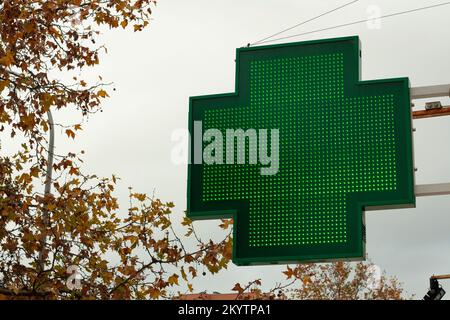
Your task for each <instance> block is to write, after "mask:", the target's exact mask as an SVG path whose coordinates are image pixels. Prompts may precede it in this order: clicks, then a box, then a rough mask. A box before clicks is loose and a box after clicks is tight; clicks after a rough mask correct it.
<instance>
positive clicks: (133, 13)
mask: <svg viewBox="0 0 450 320" xmlns="http://www.w3.org/2000/svg"><path fill="white" fill-rule="evenodd" d="M154 5H155V1H151V0H134V1H132V0H50V1H41V0H35V1H30V0H6V1H2V2H0V21H1V23H0V36H1V44H0V92H1V93H0V94H1V96H0V125H1V127H0V130H1V135H2V139H4V138H5V136H6V135H7V133H8V136H9V137H10V138H15V139H17V141H21V140H22V141H25V143H23V144H22V148H21V150H20V151H19V152H18V153H17V154H15V155H2V156H1V158H0V247H1V250H0V295H2V296H3V297H10V298H18V297H34V298H102V299H118V298H120V299H129V298H136V299H144V298H153V299H157V298H160V297H168V296H169V295H170V294H172V293H171V290H169V289H170V288H171V287H176V286H180V287H181V288H188V289H187V290H193V287H192V279H193V278H195V277H197V276H198V269H199V268H200V266H201V268H202V270H203V269H204V268H205V269H208V270H209V272H211V273H216V272H218V271H219V270H220V269H222V268H226V267H227V264H228V262H229V261H230V258H231V247H232V242H231V241H232V240H231V237H230V236H229V234H227V235H226V236H225V237H224V239H223V240H222V241H220V242H213V241H202V240H201V239H200V238H199V237H197V235H196V234H195V231H194V229H193V226H192V224H191V222H190V221H189V220H188V219H185V220H184V221H183V223H182V224H183V228H185V233H186V234H185V235H182V236H179V235H178V234H177V233H176V231H175V228H173V227H172V221H171V216H172V208H173V204H172V203H164V202H162V201H160V200H158V199H154V198H150V197H148V196H147V195H146V194H143V193H136V192H134V191H133V190H132V189H130V195H129V198H130V201H129V208H128V209H125V210H123V209H122V210H121V209H120V208H119V204H118V200H117V198H116V197H115V196H114V189H115V187H116V183H117V182H118V181H117V178H116V177H115V176H112V177H110V178H99V177H97V176H95V175H88V174H84V173H82V172H81V168H80V165H81V162H82V160H81V158H80V155H79V154H74V153H69V154H67V155H57V154H54V157H55V161H54V163H53V165H52V171H53V178H52V180H51V187H52V192H48V193H45V192H43V190H42V189H43V188H42V185H43V183H44V182H45V181H46V179H48V176H47V161H48V157H47V156H48V154H49V152H52V151H51V150H49V148H48V138H47V136H48V131H49V129H50V128H51V126H52V125H54V126H61V127H63V128H64V130H65V133H66V134H67V136H68V137H69V138H75V137H76V132H77V131H78V130H81V125H80V124H76V125H73V126H70V125H66V124H60V123H53V122H51V121H49V118H48V116H49V114H48V113H49V112H51V111H55V110H59V109H63V108H70V109H72V110H74V111H73V112H75V111H76V112H78V113H79V114H81V116H82V117H87V116H88V115H89V114H91V113H95V112H97V111H98V110H100V103H101V101H102V99H104V98H107V97H108V93H107V91H106V87H105V86H104V83H102V79H101V77H99V81H98V82H96V83H93V84H88V83H87V81H86V80H83V79H80V78H78V77H77V76H72V77H69V76H68V75H69V74H71V72H72V73H74V74H77V73H78V74H79V73H80V72H81V71H82V70H84V69H85V68H86V67H90V66H94V65H97V64H98V63H99V62H100V51H101V50H103V49H105V48H104V47H103V46H100V45H99V46H97V44H96V43H97V41H98V39H97V38H98V36H99V30H100V27H101V26H108V27H110V28H118V27H121V28H124V29H125V28H128V27H131V28H132V29H133V31H141V30H142V29H143V28H144V27H146V26H147V25H148V24H149V22H150V17H151V13H152V7H153V6H154ZM66 79H71V80H69V81H68V80H66ZM17 133H20V140H19V138H18V137H16V134H17ZM22 137H25V139H24V140H23V139H22ZM181 239H183V242H182V240H181ZM189 239H192V240H189ZM186 241H188V242H189V243H190V244H191V245H190V248H186V247H185V244H184V242H186ZM71 266H76V268H77V273H78V275H77V277H80V278H81V279H78V278H77V277H72V278H71V276H72V275H71V274H68V273H67V272H68V270H69V269H70V267H71ZM78 280H81V282H80V284H81V285H80V286H79V287H77V286H75V287H74V289H73V290H70V289H68V281H73V282H74V285H75V283H76V282H77V281H78Z"/></svg>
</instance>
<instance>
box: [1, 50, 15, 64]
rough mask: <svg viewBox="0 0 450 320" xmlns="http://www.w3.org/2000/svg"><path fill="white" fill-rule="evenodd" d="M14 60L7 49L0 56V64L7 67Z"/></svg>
mask: <svg viewBox="0 0 450 320" xmlns="http://www.w3.org/2000/svg"><path fill="white" fill-rule="evenodd" d="M13 62H14V56H13V54H12V52H11V51H8V52H7V53H6V54H5V55H4V56H3V57H1V58H0V64H2V65H4V66H6V67H8V66H10V65H12V64H13Z"/></svg>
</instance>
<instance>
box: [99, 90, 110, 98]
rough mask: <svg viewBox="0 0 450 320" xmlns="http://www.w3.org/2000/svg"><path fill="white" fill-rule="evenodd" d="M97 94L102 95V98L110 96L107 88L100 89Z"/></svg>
mask: <svg viewBox="0 0 450 320" xmlns="http://www.w3.org/2000/svg"><path fill="white" fill-rule="evenodd" d="M97 95H98V96H99V97H102V98H106V97H109V95H108V93H107V92H106V91H105V90H103V89H102V90H99V91H98V92H97Z"/></svg>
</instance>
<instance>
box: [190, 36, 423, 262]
mask: <svg viewBox="0 0 450 320" xmlns="http://www.w3.org/2000/svg"><path fill="white" fill-rule="evenodd" d="M360 63H361V51H360V41H359V38H358V37H357V36H354V37H344V38H336V39H324V40H315V41H306V42H295V43H288V44H281V45H269V46H260V47H246V48H238V49H237V50H236V82H235V85H236V88H235V92H234V93H226V94H217V95H207V96H197V97H191V98H190V106H189V124H188V126H189V132H190V134H191V139H190V143H189V144H190V146H189V147H190V154H189V164H188V188H187V216H188V217H189V218H190V219H192V220H201V219H219V218H233V220H234V229H233V237H234V239H233V240H234V242H233V262H234V263H235V264H237V265H259V264H279V263H283V264H285V263H298V262H325V261H335V260H364V259H365V255H366V253H365V238H366V235H365V222H364V220H365V219H364V215H365V210H370V209H384V208H405V207H415V195H414V165H413V147H412V127H411V124H412V114H411V106H410V103H411V101H410V93H409V92H410V91H409V80H408V78H396V79H383V80H372V81H361V67H360ZM335 80H339V81H341V84H339V85H336V84H333V81H335ZM314 81H315V82H314ZM310 84H311V86H312V85H314V87H308V86H309V85H310ZM274 85H275V86H276V88H275V89H274V88H273V87H274ZM328 85H329V87H328ZM283 86H286V88H284V87H283ZM261 88H262V89H261ZM258 90H260V91H258ZM261 90H262V91H261ZM308 90H309V91H308ZM333 90H334V91H333ZM330 92H331V93H330ZM252 94H253V95H252ZM272 97H274V98H273V100H272ZM255 99H256V100H257V101H259V102H255V101H256V100H255ZM258 99H259V100H258ZM261 101H262V102H261ZM258 103H259V104H258ZM271 103H273V105H271ZM283 103H285V104H286V105H287V106H288V107H287V108H288V109H289V110H288V109H286V110H288V111H286V112H288V113H286V114H285V115H284V116H283V112H284V110H283V109H280V108H281V107H280V106H281V105H284V104H283ZM337 105H339V107H335V106H337ZM244 108H253V109H247V111H245V110H244ZM264 108H265V109H264ZM277 108H278V109H277ZM332 108H335V109H332ZM339 108H340V109H339ZM248 110H250V111H248ZM261 110H266V111H264V112H265V113H263V111H261ZM342 111H345V112H342ZM242 112H247V113H245V115H247V118H246V117H245V116H243V115H244V113H242ZM330 112H331V113H330ZM249 114H250V116H249ZM266 116H267V119H268V120H264V121H262V120H261V119H263V118H264V119H266ZM271 117H272V118H274V119H275V120H273V121H272V120H271ZM346 117H348V118H346ZM227 119H228V120H227ZM230 119H231V120H230ZM242 119H244V120H242ZM245 119H247V120H245ZM289 119H292V121H290V120H289ZM324 119H325V120H324ZM260 120H261V123H260V125H258V121H260ZM199 121H201V123H202V126H203V129H204V130H206V129H207V128H210V127H214V126H217V125H218V126H219V127H220V126H221V123H225V124H224V125H228V126H230V125H231V127H232V128H234V129H237V128H240V127H241V126H240V124H242V129H244V130H245V129H248V128H249V126H250V125H254V126H255V127H256V129H262V128H267V124H269V127H270V128H269V129H274V128H277V126H280V128H279V130H280V139H281V142H280V150H281V151H280V152H281V154H280V168H279V172H278V173H277V174H275V175H273V176H265V177H256V176H255V177H254V176H253V175H254V174H255V172H256V171H254V168H253V167H255V165H253V167H252V166H251V165H242V164H241V165H239V164H206V163H195V159H194V152H193V150H194V149H195V141H196V139H195V137H194V131H195V130H194V126H195V125H194V124H195V122H199ZM327 121H328V122H327ZM328 123H330V125H328ZM284 126H285V127H284ZM345 127H349V128H350V129H348V130H349V131H348V132H347V131H345V130H346V129H345ZM219 129H220V128H219ZM223 129H225V128H223ZM277 129H278V128H277ZM327 130H329V131H327ZM343 130H344V131H343ZM316 132H319V134H317V135H316ZM320 134H321V135H320ZM346 134H347V135H348V136H347V140H345V139H346V138H345V137H346ZM200 141H202V138H200ZM292 141H293V142H292ZM299 141H301V142H299ZM346 141H347V142H346ZM287 142H292V143H294V146H293V147H290V146H289V145H288V143H287ZM246 143H247V146H248V143H249V142H248V141H246ZM204 145H205V142H203V145H202V150H203V147H204ZM351 146H355V147H356V149H351V148H350V147H351ZM346 148H347V149H348V150H347V149H346ZM345 150H347V151H345ZM225 152H226V150H225ZM345 152H348V153H345ZM305 154H306V155H305ZM344 158H345V159H347V160H346V162H345V161H344V160H342V159H344ZM305 161H306V162H307V164H308V165H309V167H303V164H304V163H305ZM315 161H317V162H315ZM353 162H354V166H352V163H353ZM291 164H297V167H296V168H294V170H293V171H292V175H293V176H291V177H294V178H295V179H294V178H292V179H289V177H290V176H289V174H287V173H286V172H287V171H288V169H287V166H288V165H291ZM231 166H240V167H231ZM256 167H258V168H259V167H261V166H260V165H259V166H258V165H257V166H256ZM289 168H290V170H291V169H292V166H291V167H289ZM305 168H306V169H305ZM308 168H309V169H308ZM228 170H229V171H228ZM352 170H355V171H354V172H353V171H352ZM342 172H344V173H345V174H342ZM367 172H368V173H367ZM325 173H326V174H325ZM314 175H316V176H314ZM344 176H345V178H344ZM355 176H356V177H357V178H355ZM239 177H242V179H240V178H239ZM340 177H343V178H342V180H340ZM308 179H309V180H308ZM333 179H334V180H333ZM249 181H254V185H250V183H249ZM327 183H328V184H330V185H329V186H327ZM262 186H266V189H264V188H263V187H262ZM311 186H313V187H311ZM258 188H263V190H265V191H266V192H265V193H264V192H262V193H257V192H259V191H258ZM289 188H290V189H289ZM308 188H310V189H308ZM255 190H256V191H255ZM279 190H287V191H283V192H284V193H282V192H281V191H279ZM292 190H294V192H292ZM295 190H303V191H298V192H295ZM333 190H334V191H333ZM238 191H239V192H238ZM215 193H217V194H216V195H215ZM237 194H242V195H249V196H242V197H241V198H239V196H236V195H237ZM306 194H309V195H310V194H315V195H316V196H310V198H308V199H306V198H307V197H306V196H305V195H306ZM329 194H331V195H329ZM290 195H291V197H290ZM285 196H286V197H285ZM333 199H334V200H333ZM335 199H338V200H335ZM333 201H335V202H333ZM260 203H263V204H266V205H259V204H260ZM258 208H263V209H260V210H263V211H264V212H258ZM271 208H272V209H273V208H277V210H278V211H276V212H277V213H276V214H275V213H274V212H275V211H273V212H272V213H271V212H270V210H272V209H271ZM280 208H281V209H280ZM283 208H284V209H283ZM305 208H306V209H305ZM327 208H328V209H327ZM342 208H344V209H342ZM251 210H253V211H252V212H250V211H251ZM283 210H287V211H288V212H289V215H283V212H284V211H283ZM327 210H334V211H333V212H334V213H333V214H331V213H330V214H329V215H328V214H327V212H328V211H327ZM330 212H331V211H330ZM252 221H253V222H252ZM263 222H264V223H265V225H264V226H261V225H260V223H263ZM296 222H298V224H297V223H296ZM280 230H281V231H280Z"/></svg>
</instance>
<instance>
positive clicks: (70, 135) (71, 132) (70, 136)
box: [66, 129, 75, 139]
mask: <svg viewBox="0 0 450 320" xmlns="http://www.w3.org/2000/svg"><path fill="white" fill-rule="evenodd" d="M66 134H67V136H68V137H69V138H72V139H75V133H74V132H73V131H72V130H70V129H67V130H66Z"/></svg>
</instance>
